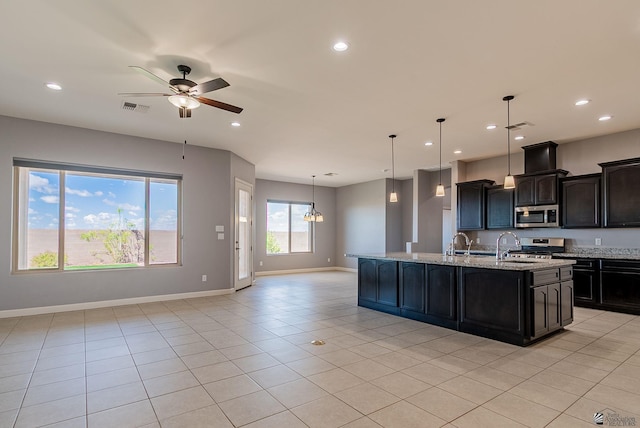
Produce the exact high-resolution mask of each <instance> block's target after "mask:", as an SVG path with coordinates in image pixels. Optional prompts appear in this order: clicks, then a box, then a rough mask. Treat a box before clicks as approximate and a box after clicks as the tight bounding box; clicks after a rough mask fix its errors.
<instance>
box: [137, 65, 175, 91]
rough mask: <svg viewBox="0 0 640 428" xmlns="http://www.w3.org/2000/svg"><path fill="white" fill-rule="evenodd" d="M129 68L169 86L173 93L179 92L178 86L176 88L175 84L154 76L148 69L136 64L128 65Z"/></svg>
mask: <svg viewBox="0 0 640 428" xmlns="http://www.w3.org/2000/svg"><path fill="white" fill-rule="evenodd" d="M129 68H133V69H134V70H136V71H137V72H138V73H141V74H142V75H143V76H147V77H148V78H149V79H151V80H154V81H156V82H158V83H160V84H161V85H166V86H168V87H169V88H171V90H172V91H173V92H175V93H178V92H180V91H179V90H178V88H176V87H175V86H173V85H172V84H171V83H169V82H167V81H166V80H164V79H162V78H160V77H158V76H156V75H155V74H153V73H152V72H150V71H149V70H147V69H145V68H142V67H138V66H137V65H130V66H129Z"/></svg>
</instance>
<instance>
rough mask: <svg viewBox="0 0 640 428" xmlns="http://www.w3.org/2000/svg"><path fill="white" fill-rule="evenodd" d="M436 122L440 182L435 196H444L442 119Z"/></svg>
mask: <svg viewBox="0 0 640 428" xmlns="http://www.w3.org/2000/svg"><path fill="white" fill-rule="evenodd" d="M436 122H438V124H439V125H440V180H439V181H438V183H439V184H438V187H436V196H444V186H443V185H442V122H444V118H443V117H441V118H440V119H436Z"/></svg>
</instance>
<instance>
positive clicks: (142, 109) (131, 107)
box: [122, 101, 149, 113]
mask: <svg viewBox="0 0 640 428" xmlns="http://www.w3.org/2000/svg"><path fill="white" fill-rule="evenodd" d="M122 110H127V111H136V112H138V113H146V112H147V111H148V110H149V106H145V105H142V104H136V103H130V102H129V101H124V102H123V103H122Z"/></svg>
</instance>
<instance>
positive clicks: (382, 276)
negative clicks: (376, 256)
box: [377, 260, 398, 306]
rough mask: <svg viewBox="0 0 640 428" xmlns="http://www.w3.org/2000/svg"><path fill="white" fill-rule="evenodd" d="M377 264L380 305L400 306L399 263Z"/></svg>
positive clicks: (380, 262) (384, 262)
mask: <svg viewBox="0 0 640 428" xmlns="http://www.w3.org/2000/svg"><path fill="white" fill-rule="evenodd" d="M377 262H378V263H377V274H378V275H377V283H378V303H384V304H385V305H391V306H398V262H396V261H392V260H378V261H377Z"/></svg>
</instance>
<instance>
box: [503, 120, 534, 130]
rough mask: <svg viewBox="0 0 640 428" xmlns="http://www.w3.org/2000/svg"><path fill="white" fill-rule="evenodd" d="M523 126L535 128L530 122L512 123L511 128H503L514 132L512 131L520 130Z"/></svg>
mask: <svg viewBox="0 0 640 428" xmlns="http://www.w3.org/2000/svg"><path fill="white" fill-rule="evenodd" d="M525 126H535V125H534V124H533V123H531V122H520V123H514V124H513V125H511V126H505V128H507V129H511V130H514V129H521V128H523V127H525Z"/></svg>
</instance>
